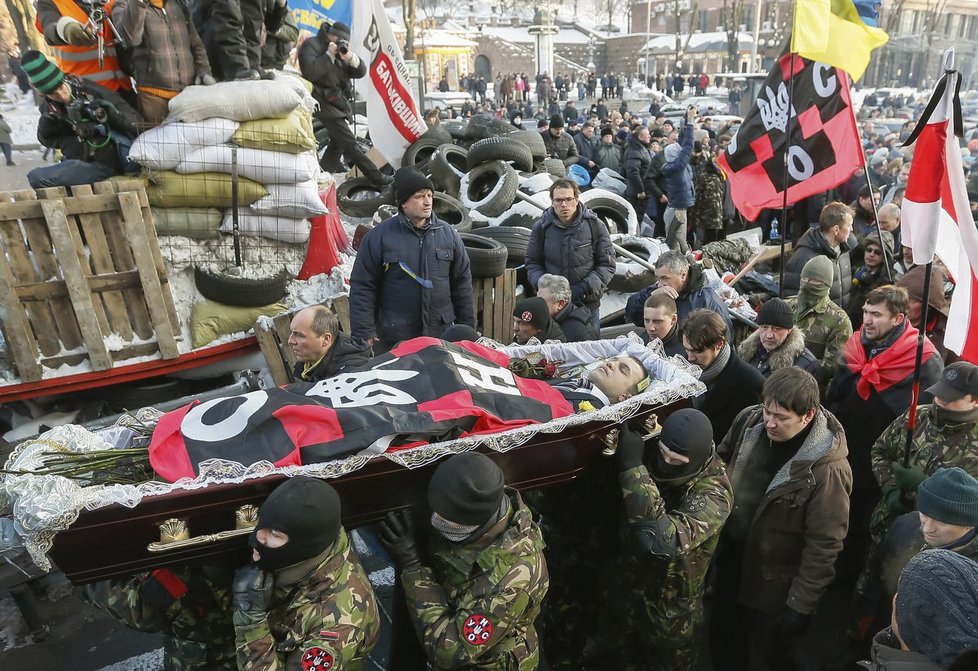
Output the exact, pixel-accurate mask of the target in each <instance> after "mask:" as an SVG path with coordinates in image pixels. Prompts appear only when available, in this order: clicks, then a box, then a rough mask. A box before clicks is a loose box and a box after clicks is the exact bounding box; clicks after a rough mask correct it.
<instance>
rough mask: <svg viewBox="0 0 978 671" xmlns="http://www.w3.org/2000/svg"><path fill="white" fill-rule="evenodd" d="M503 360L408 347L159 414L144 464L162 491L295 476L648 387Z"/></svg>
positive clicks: (470, 347) (612, 363) (626, 376)
mask: <svg viewBox="0 0 978 671" xmlns="http://www.w3.org/2000/svg"><path fill="white" fill-rule="evenodd" d="M509 362H510V357H509V355H508V354H506V353H503V352H499V351H496V350H493V349H490V348H487V347H484V346H482V345H478V344H475V343H471V342H461V343H455V344H453V343H448V342H444V341H441V340H437V339H434V338H415V339H413V340H409V341H405V342H402V343H400V344H399V345H397V346H396V347H394V348H393V349H392V350H391V351H390V352H388V353H387V354H385V355H382V356H380V357H377V358H375V359H373V360H372V361H371V362H370V363H369V364H367V365H366V366H365V367H364V368H363V369H362V370H360V371H357V372H348V373H344V374H341V375H338V376H336V377H332V378H328V379H326V380H322V381H320V382H317V383H306V382H300V383H295V384H291V385H288V386H286V387H283V388H275V389H266V390H261V391H256V392H251V393H248V394H243V395H240V396H233V397H230V398H224V399H215V400H211V401H207V402H205V403H199V404H194V405H189V406H186V407H184V408H181V409H179V410H176V411H173V412H170V413H168V414H166V415H164V416H163V417H162V418H161V419H160V421H159V423H158V425H157V427H156V431H155V432H154V434H153V440H152V443H151V444H150V448H149V449H150V463H151V464H152V466H153V469H154V470H155V471H156V473H157V474H159V475H160V476H161V477H163V478H165V479H166V480H169V481H171V482H173V481H176V480H178V479H180V478H184V477H189V478H193V477H196V476H197V475H198V473H199V469H200V465H201V463H202V462H205V461H206V460H208V459H225V460H229V461H236V462H239V463H242V464H252V463H256V462H259V461H268V462H270V463H272V464H274V465H275V466H289V465H303V464H310V463H316V462H322V461H327V460H330V459H336V458H340V457H345V456H349V455H352V454H367V455H370V454H380V453H381V452H385V451H389V450H398V449H407V448H410V447H413V446H416V445H418V444H421V443H427V442H436V441H441V440H450V439H453V438H458V437H460V436H466V435H473V434H483V433H494V432H498V431H502V430H505V429H510V428H514V427H519V426H525V425H528V424H534V423H542V422H549V421H551V420H553V419H557V418H560V417H565V416H567V415H570V414H572V413H573V412H574V411H576V410H580V409H581V408H582V407H586V408H600V407H602V406H604V405H610V404H611V403H615V402H618V401H621V400H624V399H625V398H628V397H630V396H632V395H634V394H636V393H639V392H641V391H642V390H643V389H645V388H646V387H648V385H649V373H648V372H647V370H646V368H645V366H644V365H643V363H642V361H641V360H639V359H638V358H635V357H632V356H620V357H616V358H611V359H609V360H607V361H605V362H604V363H602V364H600V365H599V366H597V367H596V368H594V369H593V370H590V371H588V372H587V373H586V374H585V376H584V377H583V378H582V379H578V380H560V381H556V382H554V383H553V384H548V383H547V382H544V381H540V380H533V379H525V378H522V377H519V376H517V375H515V374H514V373H513V372H512V371H510V370H509V368H508V365H509Z"/></svg>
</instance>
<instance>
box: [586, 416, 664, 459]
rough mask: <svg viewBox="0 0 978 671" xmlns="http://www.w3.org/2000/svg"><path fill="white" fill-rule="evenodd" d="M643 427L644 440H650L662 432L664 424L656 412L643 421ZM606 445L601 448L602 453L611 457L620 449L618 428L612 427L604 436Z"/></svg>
mask: <svg viewBox="0 0 978 671" xmlns="http://www.w3.org/2000/svg"><path fill="white" fill-rule="evenodd" d="M642 428H643V429H645V431H646V433H645V434H644V435H643V436H642V438H643V440H646V441H648V440H650V439H652V438H655V437H656V436H658V435H659V434H660V433H662V425H661V424H659V418H658V417H657V416H656V414H655V413H654V412H651V413H649V416H648V417H646V418H645V422H643V423H642ZM602 440H603V441H604V444H605V447H604V449H603V450H601V454H602V455H604V456H606V457H610V456H613V455H614V454H615V452H617V451H618V429H611V430H610V431H608V433H606V434H605V435H604V438H602Z"/></svg>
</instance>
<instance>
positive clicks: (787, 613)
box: [774, 606, 811, 642]
mask: <svg viewBox="0 0 978 671" xmlns="http://www.w3.org/2000/svg"><path fill="white" fill-rule="evenodd" d="M809 620H811V615H802V614H801V613H799V612H798V611H796V610H792V609H790V608H788V607H787V606H786V607H785V609H784V610H783V611H781V614H780V615H779V616H778V621H777V622H776V623H775V625H774V627H775V629H774V631H775V632H776V637H777V639H778V640H781V641H784V642H787V641H789V640H791V639H794V638H799V637H801V636H804V635H805V634H807V633H808V621H809Z"/></svg>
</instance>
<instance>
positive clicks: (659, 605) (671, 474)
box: [585, 408, 733, 671]
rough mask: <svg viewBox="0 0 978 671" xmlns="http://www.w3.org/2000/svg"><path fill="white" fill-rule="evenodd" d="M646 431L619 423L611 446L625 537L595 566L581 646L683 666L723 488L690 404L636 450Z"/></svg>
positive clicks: (690, 650)
mask: <svg viewBox="0 0 978 671" xmlns="http://www.w3.org/2000/svg"><path fill="white" fill-rule="evenodd" d="M648 439H649V437H643V436H642V434H641V433H639V432H637V431H634V430H632V429H630V428H629V427H628V426H627V424H622V426H621V428H620V434H619V438H618V450H617V452H616V453H615V455H616V460H617V463H618V482H619V484H620V486H621V492H622V495H623V497H624V502H625V517H626V521H627V523H628V528H629V534H628V541H627V543H626V547H624V548H623V552H622V555H621V556H620V557H616V558H614V559H612V560H611V564H610V565H609V566H608V567H607V569H606V570H603V571H601V578H602V582H603V584H602V588H601V591H600V594H601V597H600V601H599V606H598V612H597V613H595V618H594V620H595V622H596V623H597V626H598V630H597V636H596V640H595V641H594V642H592V644H590V645H589V646H588V648H587V652H588V655H590V656H591V658H590V659H589V661H591V662H592V663H593V664H598V663H599V662H600V664H601V665H602V668H614V669H636V670H637V669H644V668H647V665H648V661H649V660H652V659H654V660H655V666H656V668H657V669H662V670H663V671H685V670H688V669H693V668H696V656H697V652H698V647H699V646H698V645H697V640H698V636H697V629H698V628H699V627H700V625H701V624H702V622H703V591H704V583H705V581H706V571H707V568H708V567H709V565H710V560H711V559H712V557H713V552H714V550H715V549H716V546H717V541H718V540H719V538H720V530H721V528H722V527H723V524H724V522H725V521H726V519H727V516H728V515H729V514H730V508H731V506H732V505H733V492H732V489H731V486H730V481H729V480H728V479H727V475H726V472H725V470H724V467H723V462H722V461H721V460H720V458H719V457H717V455H716V450H715V449H714V445H713V428H712V426H711V425H710V420H709V419H708V418H707V416H706V415H704V414H703V413H702V412H700V411H699V410H694V409H692V408H685V409H683V410H679V411H677V412H674V413H673V414H671V415H669V417H668V418H667V419H666V421H665V423H664V424H663V427H662V433H661V434H660V435H659V438H658V440H657V441H656V440H655V439H654V438H652V440H651V442H650V443H649V444H650V445H651V446H652V448H651V450H650V453H649V455H648V456H647V457H646V455H645V447H646V440H648ZM646 464H648V465H647V466H646ZM677 603H682V604H683V607H682V608H677V607H676V604H677ZM636 631H642V632H645V633H644V634H643V635H642V636H636V635H635V632H636ZM585 666H590V665H588V664H585Z"/></svg>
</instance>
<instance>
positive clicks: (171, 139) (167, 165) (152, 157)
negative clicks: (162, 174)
mask: <svg viewBox="0 0 978 671" xmlns="http://www.w3.org/2000/svg"><path fill="white" fill-rule="evenodd" d="M238 126H239V124H238V122H237V121H232V120H231V119H221V118H217V117H215V118H213V119H204V120H203V121H193V122H189V123H171V124H167V125H165V126H157V127H155V128H151V129H149V130H148V131H146V132H145V133H142V134H141V135H140V136H139V137H137V138H136V139H135V141H133V143H132V148H131V149H130V150H129V158H130V160H133V161H135V162H136V163H138V164H139V165H141V166H143V167H145V168H150V169H152V170H173V169H174V168H176V167H177V164H179V163H180V161H182V160H183V158H184V157H185V156H186V155H187V154H189V153H190V152H192V151H196V150H197V149H200V148H201V147H206V146H208V145H214V144H225V143H226V142H229V141H230V140H231V138H232V137H233V136H234V133H235V132H236V131H237V130H238Z"/></svg>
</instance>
